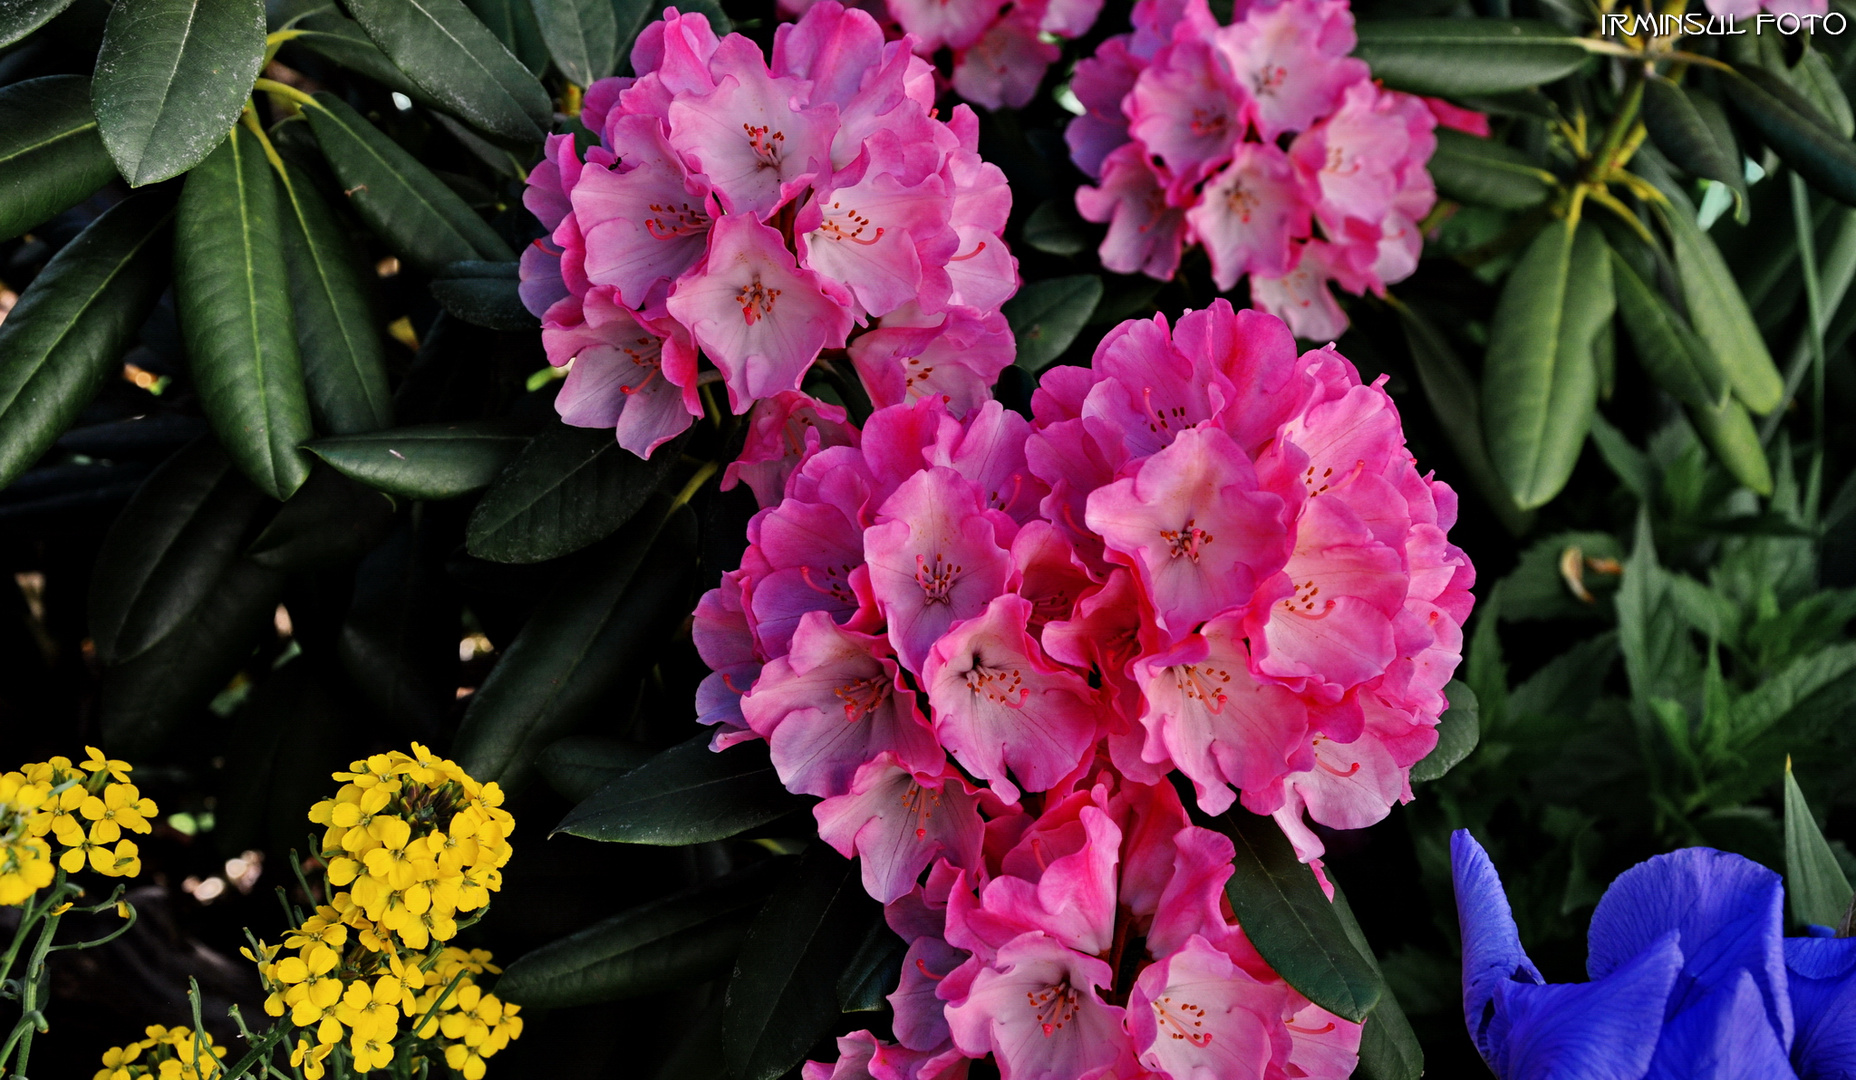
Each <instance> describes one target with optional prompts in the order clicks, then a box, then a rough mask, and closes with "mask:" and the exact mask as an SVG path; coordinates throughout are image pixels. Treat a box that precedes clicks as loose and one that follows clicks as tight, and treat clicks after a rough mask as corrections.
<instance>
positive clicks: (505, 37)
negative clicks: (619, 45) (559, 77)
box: [464, 0, 635, 76]
mask: <svg viewBox="0 0 1856 1080" xmlns="http://www.w3.org/2000/svg"><path fill="white" fill-rule="evenodd" d="M464 3H465V6H467V7H469V8H470V9H471V11H472V12H474V13H475V14H476V16H477V18H478V19H480V20H481V21H482V22H483V25H484V26H486V27H488V28H489V30H490V33H492V34H495V35H496V37H497V40H499V41H501V42H502V43H503V44H504V45H505V46H507V47H508V49H509V51H510V52H511V53H512V54H514V55H515V58H516V59H517V60H520V61H522V66H523V67H525V68H527V69H529V70H530V71H532V72H534V73H535V74H536V75H537V76H539V75H540V74H541V73H542V72H543V71H546V70H547V68H548V47H547V45H545V44H544V43H543V42H542V40H541V28H540V27H538V26H536V25H535V8H534V5H532V4H530V3H529V0H464ZM634 32H635V31H634Z"/></svg>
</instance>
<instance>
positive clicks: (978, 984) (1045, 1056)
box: [947, 930, 1132, 1080]
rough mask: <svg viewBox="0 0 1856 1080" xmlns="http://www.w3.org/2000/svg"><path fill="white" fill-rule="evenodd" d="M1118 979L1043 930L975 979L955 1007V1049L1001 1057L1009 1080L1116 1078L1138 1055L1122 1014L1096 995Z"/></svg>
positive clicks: (1008, 948)
mask: <svg viewBox="0 0 1856 1080" xmlns="http://www.w3.org/2000/svg"><path fill="white" fill-rule="evenodd" d="M1113 974H1114V973H1113V972H1112V971H1111V970H1110V968H1109V966H1108V965H1107V964H1105V963H1103V962H1102V961H1100V960H1098V959H1096V958H1095V957H1093V956H1084V955H1083V954H1081V953H1078V952H1075V951H1073V950H1071V949H1066V948H1064V947H1063V946H1062V945H1059V944H1058V943H1057V942H1055V941H1053V940H1051V939H1050V938H1049V937H1047V936H1045V935H1044V934H1042V933H1039V932H1038V931H1035V930H1033V931H1031V932H1029V933H1026V934H1023V935H1020V936H1019V937H1016V938H1014V939H1012V941H1011V942H1009V943H1008V944H1006V945H1005V947H1004V948H1002V949H1000V950H999V955H998V956H997V957H996V958H995V959H994V961H993V963H992V964H991V965H988V966H987V967H985V968H984V969H982V970H981V971H980V972H979V973H978V974H977V975H976V976H975V977H974V979H973V986H972V989H971V991H970V992H969V993H968V994H967V996H966V998H965V1000H963V1001H960V1002H958V1003H956V1004H953V1005H949V1006H948V1008H947V1020H948V1024H949V1026H950V1027H951V1028H952V1030H953V1034H954V1044H955V1045H956V1046H958V1047H960V1049H961V1050H962V1051H964V1052H966V1053H967V1054H970V1055H973V1056H980V1055H983V1054H988V1053H991V1054H993V1055H995V1056H996V1057H997V1059H998V1062H999V1074H1000V1076H1001V1077H1002V1078H1003V1080H1096V1078H1098V1077H1106V1076H1110V1075H1116V1071H1117V1070H1121V1069H1127V1068H1128V1067H1129V1065H1130V1060H1129V1059H1130V1058H1131V1056H1132V1055H1131V1053H1130V1047H1129V1045H1128V1039H1127V1036H1126V1034H1125V1033H1123V1031H1122V1027H1121V1024H1122V1010H1121V1009H1119V1008H1117V1007H1115V1006H1113V1005H1109V1004H1107V1003H1105V1002H1104V1001H1103V1000H1102V998H1101V997H1100V995H1099V994H1098V992H1097V989H1098V988H1099V987H1106V986H1108V985H1109V982H1110V980H1111V978H1112V977H1113Z"/></svg>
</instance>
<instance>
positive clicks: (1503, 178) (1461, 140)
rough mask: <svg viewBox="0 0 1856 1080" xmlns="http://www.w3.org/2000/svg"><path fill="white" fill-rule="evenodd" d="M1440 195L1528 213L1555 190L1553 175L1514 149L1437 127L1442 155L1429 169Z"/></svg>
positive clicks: (1439, 153) (1432, 157)
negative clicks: (1527, 211)
mask: <svg viewBox="0 0 1856 1080" xmlns="http://www.w3.org/2000/svg"><path fill="white" fill-rule="evenodd" d="M1428 168H1429V169H1430V171H1431V179H1432V180H1433V181H1435V182H1436V184H1437V193H1438V194H1439V195H1442V196H1444V197H1445V198H1449V199H1455V200H1456V201H1458V202H1464V203H1470V204H1472V205H1475V206H1492V207H1494V208H1496V209H1498V210H1527V209H1531V208H1533V207H1536V206H1539V205H1540V204H1541V203H1543V202H1545V201H1546V200H1547V196H1548V195H1550V194H1552V192H1553V179H1552V177H1553V174H1552V173H1549V172H1547V171H1546V170H1544V169H1542V168H1541V167H1540V166H1538V165H1536V164H1534V163H1533V161H1532V160H1531V159H1530V158H1528V156H1527V155H1526V154H1524V153H1522V152H1521V151H1519V150H1516V149H1515V148H1514V147H1512V146H1507V145H1505V144H1503V143H1498V142H1494V141H1492V140H1489V139H1482V138H1478V137H1476V136H1474V135H1466V134H1464V133H1463V132H1461V131H1454V130H1452V129H1450V128H1443V127H1440V128H1438V129H1437V152H1436V153H1434V154H1432V155H1431V161H1430V164H1429V166H1428Z"/></svg>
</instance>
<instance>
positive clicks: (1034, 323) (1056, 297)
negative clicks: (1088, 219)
mask: <svg viewBox="0 0 1856 1080" xmlns="http://www.w3.org/2000/svg"><path fill="white" fill-rule="evenodd" d="M1101 300H1102V279H1101V278H1100V277H1097V276H1096V275H1095V274H1076V275H1074V276H1072V277H1060V278H1049V279H1047V280H1044V281H1033V282H1030V283H1029V284H1027V285H1025V287H1024V288H1022V289H1019V290H1018V295H1017V296H1014V297H1012V298H1011V299H1010V300H1007V301H1006V302H1005V307H1004V308H1003V309H1001V310H1003V311H1004V313H1005V317H1006V320H1007V321H1008V322H1010V323H1011V324H1012V336H1013V337H1014V338H1016V339H1017V340H1018V360H1017V363H1018V366H1019V367H1021V368H1024V369H1025V370H1026V371H1029V372H1030V373H1031V374H1033V375H1036V374H1038V373H1039V372H1041V371H1043V370H1044V369H1045V368H1047V367H1049V366H1050V365H1051V363H1052V361H1054V360H1056V359H1057V358H1058V357H1059V356H1062V355H1063V351H1064V350H1065V349H1067V348H1069V347H1070V342H1072V341H1075V340H1076V335H1077V334H1079V333H1081V332H1082V329H1083V327H1084V326H1085V325H1087V324H1088V322H1089V316H1090V315H1092V314H1094V312H1095V310H1096V305H1097V304H1098V303H1100V302H1101Z"/></svg>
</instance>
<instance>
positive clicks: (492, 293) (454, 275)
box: [432, 262, 541, 330]
mask: <svg viewBox="0 0 1856 1080" xmlns="http://www.w3.org/2000/svg"><path fill="white" fill-rule="evenodd" d="M505 268H506V269H507V271H508V272H507V273H503V272H501V271H503V270H504V269H505ZM515 270H516V264H515V263H487V262H468V263H452V264H451V265H450V266H448V267H446V268H445V270H444V271H442V272H441V276H440V277H438V278H437V279H436V280H434V281H433V282H432V296H433V297H435V298H436V299H437V300H438V302H439V303H441V304H443V305H444V306H445V310H446V311H449V312H450V313H451V314H452V316H453V317H455V318H458V319H462V320H463V321H465V322H467V323H470V324H471V325H472V326H483V327H488V328H489V329H491V330H537V329H539V328H540V327H541V320H540V319H537V318H536V317H535V316H534V315H532V314H530V313H529V310H528V308H527V307H526V306H525V305H524V304H523V303H522V297H521V295H520V293H519V292H518V291H517V289H518V286H520V284H521V282H520V281H518V280H517V278H516V274H515Z"/></svg>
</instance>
